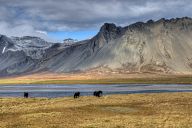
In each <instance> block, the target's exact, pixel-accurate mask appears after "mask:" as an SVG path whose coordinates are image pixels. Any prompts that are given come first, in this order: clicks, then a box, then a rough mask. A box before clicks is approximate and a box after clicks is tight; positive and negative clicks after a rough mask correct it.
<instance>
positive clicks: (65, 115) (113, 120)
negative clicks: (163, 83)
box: [0, 93, 192, 128]
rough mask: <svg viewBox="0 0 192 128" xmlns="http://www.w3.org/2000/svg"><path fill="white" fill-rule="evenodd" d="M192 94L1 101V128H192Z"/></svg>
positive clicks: (11, 99) (8, 99) (13, 99)
mask: <svg viewBox="0 0 192 128" xmlns="http://www.w3.org/2000/svg"><path fill="white" fill-rule="evenodd" d="M191 106H192V93H158V94H157V93H156V94H155V93H154V94H129V95H107V96H102V97H100V98H97V97H94V96H82V97H80V98H78V99H76V100H74V99H73V97H64V98H53V99H49V98H28V99H27V98H0V127H1V128H41V127H42V128H63V127H65V128H125V127H126V128H127V127H129V128H139V127H142V128H150V127H153V128H154V127H155V128H158V127H161V128H162V127H164V128H170V127H174V128H176V127H178V128H181V127H182V128H191V127H192V107H191Z"/></svg>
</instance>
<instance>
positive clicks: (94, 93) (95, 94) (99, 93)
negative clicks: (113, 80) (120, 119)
mask: <svg viewBox="0 0 192 128" xmlns="http://www.w3.org/2000/svg"><path fill="white" fill-rule="evenodd" d="M102 94H103V92H102V91H94V92H93V95H94V96H96V97H101V95H102Z"/></svg>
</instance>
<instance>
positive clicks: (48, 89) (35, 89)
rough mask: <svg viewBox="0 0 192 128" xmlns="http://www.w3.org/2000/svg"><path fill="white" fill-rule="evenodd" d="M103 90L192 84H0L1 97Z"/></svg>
mask: <svg viewBox="0 0 192 128" xmlns="http://www.w3.org/2000/svg"><path fill="white" fill-rule="evenodd" d="M95 90H102V91H103V94H104V95H107V94H132V93H162V92H192V85H191V84H109V85H104V84H98V85H97V84H95V85H92V84H91V85H89V84H74V85H67V84H63V85H61V84H59V85H58V84H47V85H46V84H43V85H42V84H41V85H38V84H35V85H34V84H33V85H31V84H30V85H27V84H23V85H0V97H23V92H29V96H30V97H48V98H54V97H64V96H73V94H74V92H76V91H80V92H81V95H92V94H93V91H95Z"/></svg>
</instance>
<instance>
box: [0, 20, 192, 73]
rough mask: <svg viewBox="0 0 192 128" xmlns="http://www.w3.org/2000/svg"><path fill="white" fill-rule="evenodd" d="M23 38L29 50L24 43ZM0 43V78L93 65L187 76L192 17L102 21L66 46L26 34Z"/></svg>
mask: <svg viewBox="0 0 192 128" xmlns="http://www.w3.org/2000/svg"><path fill="white" fill-rule="evenodd" d="M26 40H29V41H28V43H29V44H30V45H31V46H34V47H29V46H30V45H26V42H25V41H26ZM38 41H39V42H38ZM19 43H20V44H21V45H18V44H19ZM0 44H1V46H0V60H1V62H0V66H1V68H0V75H1V76H5V75H15V74H23V73H33V72H38V71H50V72H74V71H85V70H89V69H94V68H99V67H105V68H106V69H109V70H111V71H117V72H128V73H130V72H140V73H142V72H160V73H165V74H167V73H171V74H174V73H182V74H188V73H189V74H191V73H192V19H191V18H189V17H183V18H172V19H169V20H168V19H164V18H162V19H160V20H157V21H153V20H148V21H147V22H136V23H134V24H131V25H129V26H125V27H120V26H116V25H115V24H113V23H105V24H104V25H103V26H102V27H101V28H100V31H99V32H98V33H97V34H96V35H95V36H94V37H93V38H91V39H89V40H83V41H78V42H76V43H74V44H71V45H69V46H68V45H67V46H66V45H64V44H62V43H56V44H54V43H51V42H46V41H44V40H42V39H40V38H38V37H29V36H25V37H12V38H8V37H6V36H1V37H0ZM38 45H39V46H40V47H37V46H38ZM22 46H24V47H22ZM13 54H14V55H13ZM18 56H20V57H18ZM5 65H6V66H5ZM22 67H24V68H22Z"/></svg>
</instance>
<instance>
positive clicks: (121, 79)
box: [0, 72, 192, 84]
mask: <svg viewBox="0 0 192 128" xmlns="http://www.w3.org/2000/svg"><path fill="white" fill-rule="evenodd" d="M120 83H143V84H145V83H152V84H153V83H159V84H172V83H177V84H192V75H176V74H175V75H173V74H151V73H141V74H139V73H131V74H119V73H117V74H113V73H97V72H85V73H70V74H66V73H62V74H58V73H39V74H31V75H23V76H15V77H4V78H0V84H120Z"/></svg>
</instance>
